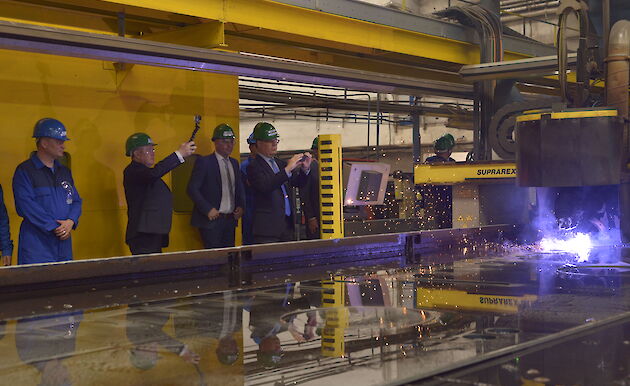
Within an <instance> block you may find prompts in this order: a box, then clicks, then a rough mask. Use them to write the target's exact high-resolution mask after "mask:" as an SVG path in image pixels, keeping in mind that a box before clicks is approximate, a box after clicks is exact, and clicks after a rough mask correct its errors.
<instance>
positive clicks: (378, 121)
mask: <svg viewBox="0 0 630 386" xmlns="http://www.w3.org/2000/svg"><path fill="white" fill-rule="evenodd" d="M380 135H381V94H380V93H377V94H376V148H375V149H376V159H377V160H378V158H379V153H380V152H381V142H380V138H379V137H380Z"/></svg>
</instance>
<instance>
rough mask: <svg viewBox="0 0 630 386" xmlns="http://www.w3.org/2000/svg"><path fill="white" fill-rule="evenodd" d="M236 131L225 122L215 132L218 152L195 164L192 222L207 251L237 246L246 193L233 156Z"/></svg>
mask: <svg viewBox="0 0 630 386" xmlns="http://www.w3.org/2000/svg"><path fill="white" fill-rule="evenodd" d="M234 138H235V136H234V130H232V128H231V127H230V126H229V125H228V124H226V123H221V124H220V125H218V126H217V127H216V128H215V129H214V133H213V134H212V141H213V142H214V148H215V152H214V153H212V154H210V155H208V156H205V157H202V158H199V159H198V160H197V162H195V167H194V168H193V172H192V175H191V176H190V181H189V182H188V195H189V196H190V198H191V199H192V200H193V202H194V203H195V207H194V209H193V214H192V217H191V219H190V223H191V225H192V226H194V227H197V228H199V233H201V239H202V240H203V247H204V248H227V247H233V246H234V230H235V229H236V224H237V223H238V219H239V218H240V217H241V216H242V215H243V207H244V205H245V203H244V200H245V192H244V188H243V181H242V179H241V170H240V168H239V166H238V162H237V161H236V160H235V159H234V158H231V157H230V154H232V150H233V149H234Z"/></svg>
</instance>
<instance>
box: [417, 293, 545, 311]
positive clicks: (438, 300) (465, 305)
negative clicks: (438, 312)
mask: <svg viewBox="0 0 630 386" xmlns="http://www.w3.org/2000/svg"><path fill="white" fill-rule="evenodd" d="M537 298H538V297H537V296H536V295H523V296H503V295H491V294H490V295H489V294H471V293H468V292H466V291H458V290H443V289H431V288H418V289H417V296H416V305H417V307H418V308H441V309H458V310H474V311H491V312H507V313H514V312H517V311H518V307H519V306H520V305H527V304H530V303H531V302H533V301H535V300H536V299H537Z"/></svg>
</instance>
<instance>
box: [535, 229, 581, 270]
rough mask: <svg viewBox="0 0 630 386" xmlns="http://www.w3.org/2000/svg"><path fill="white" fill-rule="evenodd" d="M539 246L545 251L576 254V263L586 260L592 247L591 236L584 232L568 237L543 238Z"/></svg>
mask: <svg viewBox="0 0 630 386" xmlns="http://www.w3.org/2000/svg"><path fill="white" fill-rule="evenodd" d="M540 247H541V249H542V250H543V251H545V252H569V253H573V254H575V255H577V256H578V263H581V262H584V261H587V260H588V255H589V253H590V251H591V249H592V248H593V243H592V241H591V238H590V237H589V235H587V234H586V233H578V234H576V235H575V236H574V237H571V238H568V239H554V238H544V239H542V240H541V241H540Z"/></svg>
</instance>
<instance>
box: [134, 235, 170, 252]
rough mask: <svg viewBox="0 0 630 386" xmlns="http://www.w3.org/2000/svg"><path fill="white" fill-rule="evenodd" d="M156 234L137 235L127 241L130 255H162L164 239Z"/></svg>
mask: <svg viewBox="0 0 630 386" xmlns="http://www.w3.org/2000/svg"><path fill="white" fill-rule="evenodd" d="M165 236H166V235H159V234H156V233H138V235H137V236H136V237H134V238H133V239H131V240H129V242H128V244H129V249H131V254H132V255H145V254H147V253H162V246H163V245H164V237H165Z"/></svg>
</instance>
